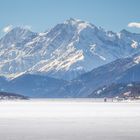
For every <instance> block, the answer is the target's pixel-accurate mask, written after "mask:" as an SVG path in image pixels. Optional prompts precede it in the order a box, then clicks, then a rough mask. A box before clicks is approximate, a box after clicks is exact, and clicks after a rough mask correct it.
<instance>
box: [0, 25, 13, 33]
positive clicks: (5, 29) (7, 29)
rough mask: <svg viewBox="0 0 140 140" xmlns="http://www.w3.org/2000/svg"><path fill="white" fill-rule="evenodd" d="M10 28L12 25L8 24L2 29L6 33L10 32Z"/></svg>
mask: <svg viewBox="0 0 140 140" xmlns="http://www.w3.org/2000/svg"><path fill="white" fill-rule="evenodd" d="M12 28H13V26H12V25H8V26H6V27H4V28H3V30H2V31H3V32H4V33H8V32H10V31H11V30H12Z"/></svg>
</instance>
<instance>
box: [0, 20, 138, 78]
mask: <svg viewBox="0 0 140 140" xmlns="http://www.w3.org/2000/svg"><path fill="white" fill-rule="evenodd" d="M0 49H1V50H0V73H1V75H2V76H6V77H18V76H19V75H22V74H24V73H31V74H43V75H49V76H52V77H55V78H62V79H67V80H70V79H73V78H75V77H77V76H78V75H80V74H83V73H85V72H88V71H91V70H92V69H93V68H97V67H99V66H101V65H103V64H107V63H109V62H112V61H114V60H116V59H118V58H123V57H128V56H132V55H133V54H135V53H138V52H139V51H140V34H134V33H130V32H128V31H126V30H122V31H121V32H119V33H114V32H112V31H105V30H104V29H102V28H99V27H96V26H95V25H93V24H90V23H88V22H85V21H81V20H77V19H69V20H66V21H65V22H64V23H61V24H58V25H56V26H55V27H54V28H52V29H51V30H49V31H47V32H44V33H34V32H32V31H30V30H28V29H23V28H21V27H16V28H14V29H13V30H11V31H10V32H8V33H7V34H6V35H5V36H4V37H3V38H1V40H0Z"/></svg>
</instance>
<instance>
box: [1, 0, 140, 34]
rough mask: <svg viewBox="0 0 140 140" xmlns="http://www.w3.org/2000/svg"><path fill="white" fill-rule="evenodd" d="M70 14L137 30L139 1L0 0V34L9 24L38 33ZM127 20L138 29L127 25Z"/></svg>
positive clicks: (111, 26) (98, 23) (117, 28)
mask: <svg viewBox="0 0 140 140" xmlns="http://www.w3.org/2000/svg"><path fill="white" fill-rule="evenodd" d="M70 17H72V18H77V19H82V20H85V21H89V22H91V23H93V24H95V25H96V26H101V27H103V28H105V29H107V30H113V31H120V30H121V29H124V28H125V29H127V30H129V31H132V32H138V33H140V27H139V25H140V0H0V30H1V33H0V35H2V34H3V33H2V30H3V28H4V27H6V26H9V25H11V27H12V26H27V25H28V26H30V27H31V28H32V30H34V31H37V32H42V31H45V30H47V29H48V28H51V27H53V26H54V25H56V24H57V23H61V22H63V21H65V20H66V19H69V18H70ZM131 22H136V23H138V24H137V25H138V26H136V27H139V28H135V27H133V26H134V25H133V24H132V27H131V28H130V27H127V25H128V24H129V23H131Z"/></svg>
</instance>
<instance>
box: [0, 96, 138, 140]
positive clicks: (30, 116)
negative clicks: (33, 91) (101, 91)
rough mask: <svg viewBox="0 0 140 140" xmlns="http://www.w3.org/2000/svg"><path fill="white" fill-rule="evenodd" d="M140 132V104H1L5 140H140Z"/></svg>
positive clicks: (0, 133)
mask: <svg viewBox="0 0 140 140" xmlns="http://www.w3.org/2000/svg"><path fill="white" fill-rule="evenodd" d="M139 130H140V103H139V102H121V103H111V102H108V103H104V102H95V101H93V100H91V99H90V100H88V99H86V100H83V99H82V100H80V99H77V100H30V101H13V102H12V101H4V102H0V136H1V138H2V139H3V140H27V139H30V140H93V139H95V140H129V139H133V140H139V139H140V133H139Z"/></svg>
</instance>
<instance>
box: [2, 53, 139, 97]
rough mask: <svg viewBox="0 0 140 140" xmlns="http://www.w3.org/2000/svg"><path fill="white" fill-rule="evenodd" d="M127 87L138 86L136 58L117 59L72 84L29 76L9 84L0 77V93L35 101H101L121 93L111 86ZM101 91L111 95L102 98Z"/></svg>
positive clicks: (80, 77) (39, 76)
mask: <svg viewBox="0 0 140 140" xmlns="http://www.w3.org/2000/svg"><path fill="white" fill-rule="evenodd" d="M130 83H140V55H134V56H133V57H129V58H122V59H118V60H116V61H113V62H111V63H109V64H106V65H104V66H101V67H98V68H95V69H93V70H92V71H90V72H87V73H84V74H82V75H80V76H79V77H78V78H76V79H74V80H72V81H65V80H62V79H55V78H52V77H48V76H44V75H33V74H23V75H21V76H18V77H17V78H14V79H12V80H10V81H7V80H6V79H4V78H3V77H0V90H1V91H5V92H12V93H21V94H22V95H24V96H28V97H38V98H41V97H42V98H46V97H47V98H64V97H70V98H73V97H77V98H80V97H103V96H105V95H106V96H108V97H109V96H110V97H111V96H117V95H118V94H119V93H120V92H121V91H122V90H120V92H118V93H117V91H116V90H117V89H118V88H119V87H118V86H117V87H116V86H115V87H112V84H115V85H118V84H119V85H127V84H130ZM105 87H107V88H109V89H110V87H111V90H112V93H111V91H109V93H108V94H106V93H107V91H108V90H107V91H106V90H104V88H105ZM116 88H117V89H116ZM113 89H114V90H115V91H113ZM101 90H102V92H100V91H101ZM125 91H126V90H125ZM99 92H100V93H103V94H100V93H99ZM104 92H105V93H104ZM97 94H98V95H97ZM99 94H100V95H99ZM90 95H91V96H90Z"/></svg>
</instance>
